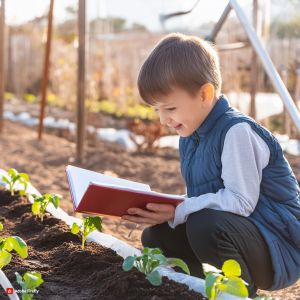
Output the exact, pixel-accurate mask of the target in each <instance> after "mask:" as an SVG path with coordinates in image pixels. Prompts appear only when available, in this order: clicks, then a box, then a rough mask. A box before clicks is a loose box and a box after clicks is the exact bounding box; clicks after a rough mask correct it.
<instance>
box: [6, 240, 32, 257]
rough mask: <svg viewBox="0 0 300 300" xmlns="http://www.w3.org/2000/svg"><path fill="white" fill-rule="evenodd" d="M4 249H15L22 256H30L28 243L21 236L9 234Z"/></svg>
mask: <svg viewBox="0 0 300 300" xmlns="http://www.w3.org/2000/svg"><path fill="white" fill-rule="evenodd" d="M4 249H7V250H8V251H11V250H15V251H16V252H17V253H18V254H19V255H20V256H21V257H22V258H26V257H27V256H28V252H27V245H26V243H25V241H24V240H23V239H21V238H20V237H19V236H9V237H7V238H6V239H5V245H4Z"/></svg>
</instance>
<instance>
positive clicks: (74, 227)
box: [71, 223, 80, 234]
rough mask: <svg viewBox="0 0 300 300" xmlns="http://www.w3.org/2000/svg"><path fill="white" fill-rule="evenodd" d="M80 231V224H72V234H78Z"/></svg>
mask: <svg viewBox="0 0 300 300" xmlns="http://www.w3.org/2000/svg"><path fill="white" fill-rule="evenodd" d="M79 231H80V227H79V226H78V224H77V223H73V224H72V229H71V232H72V233H73V234H77V233H78V232H79Z"/></svg>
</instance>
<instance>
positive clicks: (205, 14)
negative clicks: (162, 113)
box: [5, 0, 251, 31]
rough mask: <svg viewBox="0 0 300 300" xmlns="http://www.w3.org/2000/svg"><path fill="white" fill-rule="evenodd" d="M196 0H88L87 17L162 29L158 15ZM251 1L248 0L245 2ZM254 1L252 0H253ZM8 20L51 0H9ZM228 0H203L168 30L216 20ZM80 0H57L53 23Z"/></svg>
mask: <svg viewBox="0 0 300 300" xmlns="http://www.w3.org/2000/svg"><path fill="white" fill-rule="evenodd" d="M196 1H197V0H86V3H87V9H86V11H87V19H88V20H91V19H94V18H96V17H106V16H119V17H123V18H126V19H127V20H128V22H129V23H133V22H138V23H141V24H144V25H145V26H146V27H147V28H148V29H149V30H151V31H159V30H160V29H161V25H160V23H159V15H160V14H164V13H171V12H174V11H180V10H189V9H190V8H191V7H193V5H194V4H195V3H196ZM243 2H244V3H247V2H248V3H249V0H245V1H243ZM250 2H251V1H250ZM5 3H6V22H7V23H8V24H20V23H22V22H24V21H27V20H30V19H32V18H34V17H35V16H40V15H42V14H43V13H44V12H45V11H47V10H48V9H49V3H50V1H49V0H6V1H5ZM227 3H228V1H226V0H200V2H199V4H198V5H197V7H196V8H195V9H194V11H193V12H192V13H191V14H189V15H186V16H182V17H177V18H174V19H173V20H169V21H168V22H167V23H166V27H167V29H169V28H170V29H172V28H174V27H176V28H180V27H185V28H197V27H198V26H200V25H201V24H202V23H206V22H208V21H217V20H218V18H219V17H220V15H221V14H222V12H223V10H224V8H225V7H226V5H227ZM77 4H78V0H55V2H54V22H61V21H63V20H64V19H66V18H67V17H68V15H67V13H66V12H65V9H64V8H65V7H67V6H73V7H76V6H77Z"/></svg>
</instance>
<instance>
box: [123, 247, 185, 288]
mask: <svg viewBox="0 0 300 300" xmlns="http://www.w3.org/2000/svg"><path fill="white" fill-rule="evenodd" d="M162 265H164V266H170V267H175V266H177V267H180V268H181V269H182V270H183V271H184V272H186V273H187V274H189V275H190V271H189V268H188V266H187V265H186V263H185V262H184V261H183V260H181V259H179V258H167V257H165V256H164V255H163V254H162V251H161V250H160V249H158V248H147V247H145V248H144V249H143V252H142V255H141V256H137V255H134V256H128V257H127V258H126V259H125V260H124V262H123V266H122V267H123V270H124V271H129V270H131V269H132V268H133V267H135V268H137V269H138V270H139V271H140V272H142V273H144V274H145V275H146V278H147V280H148V281H149V282H150V283H151V284H152V285H155V286H159V285H161V283H162V280H161V275H160V274H159V273H158V271H157V270H156V269H157V267H158V266H162Z"/></svg>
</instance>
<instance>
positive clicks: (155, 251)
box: [150, 248, 162, 255]
mask: <svg viewBox="0 0 300 300" xmlns="http://www.w3.org/2000/svg"><path fill="white" fill-rule="evenodd" d="M150 253H151V254H152V255H154V254H162V251H161V250H160V249H159V248H153V249H150Z"/></svg>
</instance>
